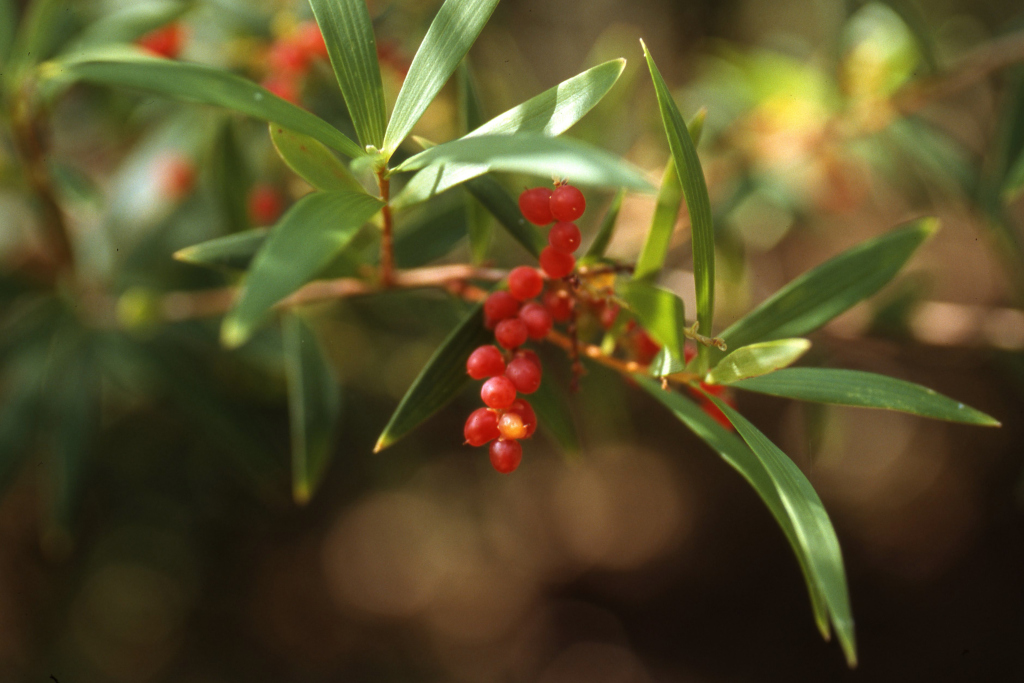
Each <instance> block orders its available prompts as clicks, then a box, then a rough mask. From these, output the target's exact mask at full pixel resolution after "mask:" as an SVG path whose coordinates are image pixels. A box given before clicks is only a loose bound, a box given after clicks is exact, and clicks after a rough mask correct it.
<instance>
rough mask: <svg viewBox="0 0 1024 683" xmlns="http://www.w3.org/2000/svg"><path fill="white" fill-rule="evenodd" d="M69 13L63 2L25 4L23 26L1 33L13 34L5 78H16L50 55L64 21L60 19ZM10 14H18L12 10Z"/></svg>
mask: <svg viewBox="0 0 1024 683" xmlns="http://www.w3.org/2000/svg"><path fill="white" fill-rule="evenodd" d="M66 11H67V8H66V7H65V6H64V0H34V2H29V3H27V4H25V9H24V10H23V11H22V13H21V22H20V23H18V22H12V24H11V26H10V28H5V29H0V32H2V31H4V30H10V31H14V35H13V38H12V45H11V51H10V56H9V61H8V63H7V64H6V66H5V68H4V73H5V75H6V74H8V73H12V74H17V73H18V72H19V71H20V70H21V69H23V68H24V67H27V66H31V65H33V64H37V63H39V61H41V60H43V59H46V58H47V57H48V56H49V55H50V54H51V51H52V48H53V47H54V42H55V39H56V37H57V32H58V31H57V29H58V27H59V26H60V23H61V21H62V19H63V18H64V17H62V16H61V15H62V14H63V13H64V12H66ZM10 14H11V15H13V14H15V12H14V11H13V9H12V10H11V11H10ZM15 27H16V29H15Z"/></svg>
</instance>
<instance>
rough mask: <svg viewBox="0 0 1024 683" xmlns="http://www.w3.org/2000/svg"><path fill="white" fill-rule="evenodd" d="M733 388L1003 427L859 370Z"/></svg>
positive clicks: (817, 371)
mask: <svg viewBox="0 0 1024 683" xmlns="http://www.w3.org/2000/svg"><path fill="white" fill-rule="evenodd" d="M733 386H734V387H736V388H737V389H745V390H747V391H756V392H758V393H761V394H771V395H772V396H783V397H786V398H795V399H797V400H800V401H813V402H815V403H833V404H836V405H843V406H857V407H860V408H883V409H885V410H898V411H900V412H904V413H911V414H912V415H920V416H922V417H931V418H935V419H936V420H948V421H950V422H962V423H965V424H973V425H980V426H983V427H999V426H1000V424H999V422H998V421H997V420H996V419H995V418H992V417H990V416H988V415H986V414H985V413H983V412H981V411H980V410H975V409H974V408H971V407H970V406H968V405H965V404H963V403H961V402H959V401H954V400H953V399H951V398H947V397H946V396H943V395H942V394H940V393H938V392H936V391H933V390H932V389H929V388H928V387H923V386H921V385H920V384H914V383H912V382H906V381H904V380H901V379H896V378H894V377H886V376H885V375H876V374H874V373H872V372H861V371H859V370H836V369H831V368H788V369H786V370H779V371H778V372H773V373H772V374H770V375H765V376H764V377H756V378H753V379H746V380H743V381H742V382H736V383H735V384H733Z"/></svg>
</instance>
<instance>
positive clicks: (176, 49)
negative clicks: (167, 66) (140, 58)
mask: <svg viewBox="0 0 1024 683" xmlns="http://www.w3.org/2000/svg"><path fill="white" fill-rule="evenodd" d="M184 40H185V31H184V29H183V28H182V26H181V24H179V23H178V22H173V23H170V24H167V25H166V26H162V27H161V28H158V29H156V30H155V31H150V32H149V33H147V34H146V35H144V36H142V37H141V38H139V39H138V40H136V41H135V44H136V45H138V46H139V47H141V48H143V49H145V50H149V51H150V52H152V53H153V54H155V55H159V56H161V57H168V58H170V59H174V58H175V57H177V56H178V54H179V53H180V52H181V44H182V42H184Z"/></svg>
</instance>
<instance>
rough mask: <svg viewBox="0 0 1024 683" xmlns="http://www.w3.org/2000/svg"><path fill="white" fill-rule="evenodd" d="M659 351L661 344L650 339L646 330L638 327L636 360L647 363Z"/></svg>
mask: <svg viewBox="0 0 1024 683" xmlns="http://www.w3.org/2000/svg"><path fill="white" fill-rule="evenodd" d="M658 351H661V345H660V344H658V342H656V341H654V340H653V339H651V336H650V335H649V334H647V332H646V330H644V329H642V328H641V329H639V330H637V332H636V359H637V361H638V362H640V363H642V364H644V365H647V364H648V363H650V362H651V361H652V360H654V357H655V356H656V355H657V354H658Z"/></svg>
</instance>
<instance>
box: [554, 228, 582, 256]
mask: <svg viewBox="0 0 1024 683" xmlns="http://www.w3.org/2000/svg"><path fill="white" fill-rule="evenodd" d="M582 240H583V236H582V235H580V229H579V228H578V227H576V224H575V223H566V222H564V221H563V222H560V223H555V224H554V226H552V228H551V232H549V233H548V244H550V245H551V246H552V248H554V249H557V250H558V251H560V252H562V253H563V254H571V253H573V252H574V251H576V250H577V249H579V248H580V242H581V241H582Z"/></svg>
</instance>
